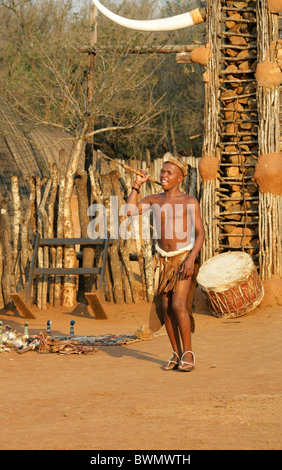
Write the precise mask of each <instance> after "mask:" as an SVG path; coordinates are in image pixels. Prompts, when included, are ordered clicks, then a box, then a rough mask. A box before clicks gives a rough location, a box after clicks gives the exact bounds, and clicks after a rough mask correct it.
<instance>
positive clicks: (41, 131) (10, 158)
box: [0, 96, 84, 198]
mask: <svg viewBox="0 0 282 470" xmlns="http://www.w3.org/2000/svg"><path fill="white" fill-rule="evenodd" d="M61 149H64V150H65V159H66V163H67V162H68V160H69V158H70V156H71V149H72V139H71V136H70V135H69V134H67V133H66V132H64V131H63V130H60V129H53V128H45V127H44V128H42V127H40V128H36V129H33V130H32V131H31V132H29V134H27V132H26V131H25V130H24V128H23V126H21V124H20V123H19V122H18V121H17V118H16V116H15V114H14V113H13V111H12V109H11V108H10V106H9V104H8V103H7V101H6V100H5V99H4V98H3V97H1V96H0V195H1V196H2V197H9V196H10V195H11V176H18V179H19V186H20V193H21V195H22V196H23V198H24V197H25V196H26V195H28V194H29V191H28V185H27V183H26V177H27V176H30V175H32V176H41V177H44V176H49V174H50V171H49V170H50V167H51V165H52V164H53V163H57V165H58V164H59V152H60V150H61ZM79 167H82V168H84V155H82V157H81V161H80V163H79Z"/></svg>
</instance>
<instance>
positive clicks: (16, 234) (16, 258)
mask: <svg viewBox="0 0 282 470" xmlns="http://www.w3.org/2000/svg"><path fill="white" fill-rule="evenodd" d="M11 189H12V200H13V223H12V229H13V272H14V277H15V286H16V290H22V288H23V282H22V279H21V269H20V268H21V265H20V253H21V243H20V238H21V237H20V225H21V199H20V192H19V181H18V177H17V176H12V177H11Z"/></svg>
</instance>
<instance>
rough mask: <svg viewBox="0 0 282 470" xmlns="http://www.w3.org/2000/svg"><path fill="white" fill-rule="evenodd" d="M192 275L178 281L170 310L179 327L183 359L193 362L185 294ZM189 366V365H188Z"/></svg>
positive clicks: (186, 294) (188, 288)
mask: <svg viewBox="0 0 282 470" xmlns="http://www.w3.org/2000/svg"><path fill="white" fill-rule="evenodd" d="M191 280H192V277H189V278H188V279H183V280H180V281H178V283H177V286H176V290H175V291H174V293H173V294H172V303H171V307H172V312H173V316H174V318H175V321H176V323H177V325H178V327H179V331H180V336H181V340H182V345H183V354H184V353H186V352H187V351H189V352H187V353H186V354H185V356H183V361H185V362H189V363H191V364H193V363H194V356H193V354H192V344H191V325H190V317H189V314H188V312H187V309H186V302H187V296H188V293H189V290H190V286H191ZM188 368H189V367H188Z"/></svg>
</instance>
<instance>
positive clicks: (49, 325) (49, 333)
mask: <svg viewBox="0 0 282 470" xmlns="http://www.w3.org/2000/svg"><path fill="white" fill-rule="evenodd" d="M51 323H52V322H51V320H47V334H48V335H50V336H51V334H52V333H51Z"/></svg>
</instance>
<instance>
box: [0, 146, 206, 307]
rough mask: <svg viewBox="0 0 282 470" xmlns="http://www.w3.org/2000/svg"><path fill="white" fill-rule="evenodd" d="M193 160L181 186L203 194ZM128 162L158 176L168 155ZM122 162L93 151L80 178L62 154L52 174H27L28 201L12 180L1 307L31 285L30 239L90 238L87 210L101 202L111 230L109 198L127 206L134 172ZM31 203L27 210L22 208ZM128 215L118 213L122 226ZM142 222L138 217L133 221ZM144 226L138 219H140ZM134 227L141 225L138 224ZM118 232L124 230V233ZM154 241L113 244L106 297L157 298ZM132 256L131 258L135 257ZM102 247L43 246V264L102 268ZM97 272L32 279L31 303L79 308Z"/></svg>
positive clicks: (0, 219)
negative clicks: (75, 212)
mask: <svg viewBox="0 0 282 470" xmlns="http://www.w3.org/2000/svg"><path fill="white" fill-rule="evenodd" d="M181 160H182V162H183V163H186V164H187V165H188V170H189V172H188V173H189V174H188V177H186V178H185V180H184V182H183V191H185V192H190V193H191V194H193V195H194V196H196V197H198V193H199V185H200V180H199V174H198V171H197V159H196V158H194V157H183V158H181ZM119 163H127V164H129V165H130V166H131V167H133V168H135V169H136V170H138V169H140V168H142V169H146V170H147V171H148V172H149V173H150V174H151V176H152V177H153V178H154V179H155V180H159V177H160V170H161V167H162V159H161V158H157V159H155V160H154V161H152V162H151V161H150V158H149V154H148V153H147V160H146V161H143V162H142V161H141V160H131V161H130V162H124V161H119ZM119 163H115V162H109V161H106V160H105V159H103V158H98V156H97V154H96V152H94V157H93V162H92V165H90V167H89V170H88V171H85V170H77V172H76V174H75V177H74V178H73V175H68V174H67V173H66V162H65V155H64V152H63V151H61V153H60V158H59V165H58V166H57V165H56V164H53V166H52V168H51V169H50V177H48V178H39V177H33V176H30V177H28V178H27V183H28V186H29V195H28V197H27V200H26V201H25V204H24V203H23V200H22V199H21V196H20V191H19V181H18V178H17V177H16V176H14V177H13V178H12V194H11V198H12V201H11V202H12V204H11V206H12V209H11V210H10V214H9V213H8V209H7V200H1V201H0V209H1V210H0V251H1V253H0V255H2V256H0V259H1V264H0V286H1V288H0V307H4V306H8V305H9V303H10V301H11V299H10V297H9V294H10V293H15V292H19V291H22V290H23V289H24V288H26V287H27V280H28V274H29V269H30V263H31V259H32V253H33V247H32V239H33V238H34V236H35V234H36V233H39V234H40V236H41V237H42V238H48V239H49V238H73V237H70V234H73V232H74V229H75V230H76V232H79V233H80V236H81V237H82V238H86V237H87V236H88V233H87V228H88V226H89V224H90V222H91V215H89V214H88V207H89V206H91V205H92V204H93V203H97V204H102V205H103V206H104V207H105V211H106V214H107V224H108V226H107V229H110V228H111V227H110V224H111V221H110V209H111V207H110V201H111V196H116V200H117V201H118V209H120V207H121V206H122V205H124V204H125V202H126V200H127V197H128V194H129V192H130V191H131V187H132V184H133V181H134V178H135V175H134V174H132V173H130V172H128V171H125V170H124V168H122V167H121V166H120V164H119ZM160 191H162V188H161V187H160V186H159V185H158V184H155V183H151V182H147V184H146V185H143V186H142V191H141V193H140V196H139V197H140V198H142V197H144V196H145V195H148V194H151V193H156V192H160ZM75 201H77V208H78V214H79V224H78V226H77V227H74V218H73V203H74V202H75ZM24 205H25V207H24ZM125 219H127V217H126V216H123V215H119V216H118V222H119V226H120V224H122V223H125V222H126V220H125ZM136 223H137V220H136V221H135V222H134V224H136ZM137 225H138V224H137ZM135 230H136V232H137V231H138V230H141V226H140V228H139V227H138V226H136V227H135ZM118 235H119V234H118ZM152 244H153V241H152V239H151V238H150V239H148V240H142V238H141V236H140V238H137V239H132V238H127V239H124V238H122V237H120V236H118V238H117V239H116V240H115V241H114V243H112V244H111V246H110V247H109V251H108V259H107V264H106V273H105V277H106V288H105V292H104V300H106V301H110V302H115V303H123V302H126V303H132V302H134V303H135V302H138V301H139V300H140V299H145V300H148V301H151V300H152V298H153V269H152V249H153V247H152ZM132 259H133V261H132ZM101 262H102V252H101V247H99V245H97V246H95V248H94V247H93V246H92V247H91V246H81V247H80V246H73V245H71V246H66V247H64V248H63V247H62V246H42V247H39V250H38V267H39V268H63V267H67V268H77V267H79V266H80V267H84V268H87V267H88V268H89V267H100V266H101ZM98 283H99V275H89V276H79V277H78V276H75V275H70V276H58V275H57V276H55V275H46V274H45V275H41V276H40V275H38V276H37V277H36V278H35V279H34V282H33V292H32V302H33V303H34V304H35V305H37V307H38V308H40V309H42V310H46V309H47V308H48V305H52V306H55V307H58V306H60V305H64V306H68V307H70V306H74V305H75V303H76V302H77V301H78V302H85V303H86V302H87V301H86V299H85V296H84V292H91V291H92V292H94V291H95V290H96V288H97V286H98Z"/></svg>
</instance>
